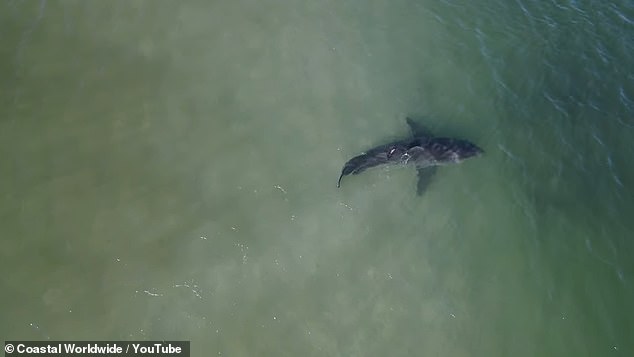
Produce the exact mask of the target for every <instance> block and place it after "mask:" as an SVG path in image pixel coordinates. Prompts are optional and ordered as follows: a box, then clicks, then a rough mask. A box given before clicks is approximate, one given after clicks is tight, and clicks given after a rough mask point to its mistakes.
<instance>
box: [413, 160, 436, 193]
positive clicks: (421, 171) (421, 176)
mask: <svg viewBox="0 0 634 357" xmlns="http://www.w3.org/2000/svg"><path fill="white" fill-rule="evenodd" d="M437 169H438V167H437V166H427V167H417V168H416V173H417V174H418V182H417V183H416V194H417V195H419V196H422V195H423V193H424V192H425V191H426V190H427V187H428V186H429V184H430V183H431V181H432V177H433V176H434V174H435V173H436V170H437Z"/></svg>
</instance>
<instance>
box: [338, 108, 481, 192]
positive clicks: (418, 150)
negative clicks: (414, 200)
mask: <svg viewBox="0 0 634 357" xmlns="http://www.w3.org/2000/svg"><path fill="white" fill-rule="evenodd" d="M406 121H407V125H409V128H410V130H411V132H412V136H411V137H410V138H407V139H403V140H399V141H395V142H392V143H389V144H385V145H380V146H377V147H375V148H372V149H370V150H368V151H366V152H364V153H362V154H361V155H359V156H355V157H353V158H352V159H350V160H348V162H346V163H345V164H344V165H343V170H341V175H340V176H339V181H338V182H337V187H341V179H342V178H343V177H344V176H346V175H358V174H360V173H362V172H363V171H365V170H367V169H369V168H371V167H375V166H379V165H385V164H394V165H413V166H414V167H416V171H417V173H418V183H417V185H416V193H417V194H418V195H421V194H422V193H423V192H424V191H425V190H426V189H427V186H429V183H430V182H431V179H432V177H433V175H434V174H435V173H436V169H437V167H438V166H442V165H448V164H457V163H460V162H462V161H464V160H466V159H468V158H471V157H475V156H479V155H481V154H483V153H484V150H482V149H481V148H479V147H478V146H477V145H475V144H474V143H472V142H470V141H467V140H462V139H456V138H443V137H435V136H433V135H432V134H431V132H430V131H429V130H427V129H426V128H425V127H423V126H422V125H420V124H419V123H417V122H415V121H414V120H412V119H411V118H406Z"/></svg>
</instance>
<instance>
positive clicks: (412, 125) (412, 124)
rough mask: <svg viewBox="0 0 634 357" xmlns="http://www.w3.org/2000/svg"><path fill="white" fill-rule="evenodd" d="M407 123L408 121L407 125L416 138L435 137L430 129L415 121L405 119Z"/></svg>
mask: <svg viewBox="0 0 634 357" xmlns="http://www.w3.org/2000/svg"><path fill="white" fill-rule="evenodd" d="M405 121H407V125H409V129H410V131H411V132H412V135H413V136H414V137H417V138H420V137H422V138H427V139H430V138H431V137H432V136H433V135H432V133H431V131H430V130H429V129H427V128H426V127H424V126H423V125H422V124H420V123H418V122H416V121H415V120H414V119H412V118H405Z"/></svg>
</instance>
